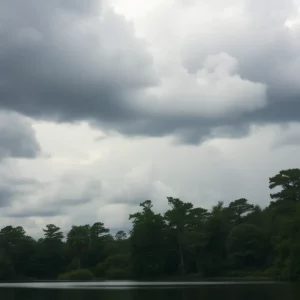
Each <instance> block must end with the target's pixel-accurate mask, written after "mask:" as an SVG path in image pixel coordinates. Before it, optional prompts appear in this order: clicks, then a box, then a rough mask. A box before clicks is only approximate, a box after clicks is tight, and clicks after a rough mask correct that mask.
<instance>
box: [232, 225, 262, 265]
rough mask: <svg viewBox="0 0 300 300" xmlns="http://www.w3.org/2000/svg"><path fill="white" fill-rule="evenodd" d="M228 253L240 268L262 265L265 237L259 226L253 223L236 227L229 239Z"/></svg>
mask: <svg viewBox="0 0 300 300" xmlns="http://www.w3.org/2000/svg"><path fill="white" fill-rule="evenodd" d="M227 247H228V255H229V257H230V258H231V259H232V261H233V263H234V265H235V266H236V267H237V268H238V269H243V268H249V267H252V268H253V267H261V266H262V264H263V255H264V250H265V239H264V236H263V234H262V232H261V230H260V229H259V228H257V227H256V226H255V225H252V224H240V225H238V226H236V227H234V228H233V229H232V230H231V232H230V234H229V236H228V239H227Z"/></svg>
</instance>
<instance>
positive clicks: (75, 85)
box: [0, 0, 300, 156]
mask: <svg viewBox="0 0 300 300" xmlns="http://www.w3.org/2000/svg"><path fill="white" fill-rule="evenodd" d="M245 3H246V5H247V7H246V9H245V11H246V12H247V13H249V15H248V14H247V16H246V17H245V20H244V21H243V22H241V23H240V24H239V26H235V27H233V25H234V24H232V23H231V22H230V21H228V19H226V20H225V21H224V22H223V21H222V20H221V21H220V24H218V26H217V27H214V26H212V27H210V28H205V32H204V31H203V30H202V31H201V30H200V29H201V28H200V27H199V33H197V34H193V35H191V39H189V37H187V38H186V44H185V45H184V46H183V48H182V60H183V62H184V66H185V67H186V68H187V70H188V71H189V72H190V73H195V72H197V71H199V70H200V69H201V68H202V67H203V63H204V62H205V60H206V58H207V57H208V56H209V55H215V54H218V53H223V52H224V53H227V54H228V55H229V56H231V57H233V58H235V59H237V61H238V63H239V74H240V75H241V79H247V80H249V81H252V82H253V83H262V84H264V85H265V86H266V87H267V103H266V105H261V107H259V106H257V107H256V109H252V110H244V111H241V112H239V113H232V114H224V115H218V116H217V117H215V116H213V117H212V116H211V115H207V116H205V115H200V116H199V115H194V116H191V115H184V114H181V113H180V111H178V113H177V114H176V115H174V114H167V113H159V112H157V111H156V110H155V109H154V110H148V109H145V107H144V109H143V106H140V105H136V104H137V103H138V102H139V100H140V98H145V99H146V101H148V103H152V104H151V105H152V106H153V107H155V106H156V103H157V101H156V100H157V99H155V97H154V98H153V97H149V96H147V95H145V94H144V90H145V89H147V88H148V87H153V86H158V85H159V80H158V77H157V74H156V73H155V71H154V67H153V60H152V57H151V55H150V54H149V53H148V52H147V51H146V48H145V45H144V42H143V41H142V40H139V39H137V38H136V37H135V32H134V28H133V26H132V24H130V23H128V22H127V21H126V20H125V18H123V17H122V16H119V15H116V14H115V13H113V12H112V11H108V12H104V10H103V8H102V7H101V1H97V0H87V1H84V2H82V1H71V0H55V1H46V0H43V1H41V0H28V1H21V0H19V1H10V0H4V1H1V3H0V39H1V45H0V66H1V68H0V107H1V108H2V109H7V110H14V111H17V112H19V113H22V114H26V115H29V116H32V117H35V118H45V119H51V120H54V121H58V122H72V121H76V120H89V121H90V122H91V124H93V125H95V126H101V127H102V128H104V129H106V130H117V131H119V132H121V133H123V134H127V135H141V136H144V135H148V136H163V135H169V134H174V135H176V136H177V140H178V141H179V142H183V143H190V144H193V143H199V142H202V141H204V140H206V139H210V138H212V137H215V136H218V137H220V136H221V137H241V136H244V135H245V134H247V133H248V131H249V127H250V125H251V124H266V123H283V122H290V121H299V116H300V114H299V111H300V88H299V85H298V83H297V78H298V76H299V72H300V63H299V62H300V59H299V53H300V42H299V39H298V33H299V30H295V32H294V33H293V34H291V32H289V31H288V29H287V28H284V27H283V24H284V21H285V19H286V18H287V17H288V16H290V15H291V14H292V13H293V12H295V11H296V6H294V4H293V2H292V1H290V0H287V1H279V0H278V1H267V2H260V3H259V4H253V1H245ZM190 5H195V3H194V2H191V3H190ZM100 12H102V13H101V18H99V17H98V15H99V13H100ZM96 16H97V17H96ZM222 22H223V23H222ZM186 26H187V25H186ZM187 89H188V88H187ZM228 93H233V94H234V93H236V91H235V90H234V89H233V90H229V91H228ZM176 96H177V95H175V94H173V95H172V94H171V96H170V98H171V99H172V97H173V98H174V99H175V98H176ZM246 96H247V95H245V97H246ZM180 97H182V98H184V97H185V96H184V95H183V96H180ZM224 97H225V95H224ZM248 98H249V97H247V102H249V101H250V102H251V101H255V99H253V100H251V99H248ZM182 100H184V101H185V100H186V99H182ZM149 101H151V102H149ZM187 105H188V104H187ZM171 106H172V102H170V107H171ZM0 150H1V146H0ZM27 151H28V153H30V149H29V150H28V149H27ZM0 153H1V151H0ZM31 153H32V152H31ZM29 156H30V155H29Z"/></svg>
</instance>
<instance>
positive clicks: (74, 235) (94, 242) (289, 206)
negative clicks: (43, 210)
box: [0, 169, 300, 281]
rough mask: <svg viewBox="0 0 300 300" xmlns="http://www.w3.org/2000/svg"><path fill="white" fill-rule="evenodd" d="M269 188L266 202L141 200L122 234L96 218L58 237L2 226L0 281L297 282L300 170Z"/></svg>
mask: <svg viewBox="0 0 300 300" xmlns="http://www.w3.org/2000/svg"><path fill="white" fill-rule="evenodd" d="M269 188H270V198H271V199H270V203H269V205H268V206H266V207H260V206H259V205H257V204H255V205H254V204H251V203H249V201H248V200H247V199H246V198H241V199H237V200H233V201H231V202H228V203H229V204H228V205H224V203H223V202H219V203H217V204H216V205H215V206H213V207H212V208H211V209H205V208H202V207H195V206H194V205H193V204H192V203H190V202H184V201H183V200H180V199H178V198H173V197H168V198H167V199H166V201H167V202H168V210H167V211H165V212H164V213H158V212H156V211H155V207H153V205H152V202H151V200H146V201H144V202H142V203H141V204H140V207H139V209H137V210H138V211H137V212H136V213H134V214H131V215H129V219H130V220H131V222H132V229H131V231H130V232H128V233H126V232H124V231H119V232H117V233H116V234H112V233H110V231H109V229H108V228H106V227H105V225H104V224H103V223H102V222H97V223H94V224H91V225H89V224H85V225H76V226H75V225H74V226H72V228H70V230H69V231H68V233H67V234H66V235H65V236H64V234H63V231H62V230H61V228H59V227H57V226H56V225H54V224H48V225H47V226H45V228H43V229H41V232H43V235H44V236H43V238H40V239H38V240H35V239H33V238H32V237H30V236H28V235H27V234H26V232H25V230H24V229H23V228H22V227H21V226H16V227H13V226H10V225H7V226H6V227H4V228H2V229H1V230H0V280H50V279H60V280H77V279H78V280H89V279H100V280H101V279H149V280H158V279H169V278H170V279H171V278H174V279H175V278H182V277H184V278H186V279H193V278H197V279H202V278H203V279H205V278H229V277H245V278H247V277H248V278H249V277H257V278H272V279H276V280H286V281H296V280H300V169H287V170H283V171H280V172H279V173H278V174H277V175H275V176H273V177H271V178H269ZM259 200H262V199H258V201H257V202H259ZM162 201H163V200H162Z"/></svg>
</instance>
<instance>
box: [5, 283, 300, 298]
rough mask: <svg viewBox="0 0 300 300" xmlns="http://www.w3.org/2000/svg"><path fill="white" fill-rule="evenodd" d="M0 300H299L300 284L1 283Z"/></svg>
mask: <svg viewBox="0 0 300 300" xmlns="http://www.w3.org/2000/svg"><path fill="white" fill-rule="evenodd" d="M0 299H1V300H41V299H42V300H48V299H49V300H69V299H70V300H85V299H87V300H94V299H99V300H198V299H199V300H200V299H201V300H220V299H221V300H296V299H297V300H298V299H300V284H290V283H264V282H259V283H253V282H249V283H247V282H242V283H241V282H205V283H204V282H190V283H187V282H133V281H107V282H76V283H75V282H72V283H66V282H47V283H44V282H35V283H0Z"/></svg>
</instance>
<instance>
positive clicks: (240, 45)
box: [0, 0, 300, 235]
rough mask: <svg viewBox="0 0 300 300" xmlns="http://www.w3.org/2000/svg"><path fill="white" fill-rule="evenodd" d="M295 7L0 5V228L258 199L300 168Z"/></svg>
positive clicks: (126, 0) (131, 1) (283, 3)
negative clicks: (144, 205) (144, 206)
mask: <svg viewBox="0 0 300 300" xmlns="http://www.w3.org/2000/svg"><path fill="white" fill-rule="evenodd" d="M299 6H300V2H299V1H298V0H297V1H292V0H272V1H271V0H266V1H252V0H226V1H224V0H210V1H206V0H205V1H195V0H190V1H182V0H155V1H154V0H153V1H151V2H150V1H149V2H147V3H146V2H145V1H140V0H86V1H79V0H53V1H47V0H28V1H22V0H16V1H11V0H3V1H0V40H1V43H0V66H1V67H0V207H1V212H0V214H1V222H0V225H6V224H19V223H21V224H24V226H26V228H27V229H28V230H29V231H30V232H32V233H33V234H34V235H39V234H40V233H38V228H40V227H42V226H45V224H47V223H49V222H50V221H51V222H53V223H56V224H57V225H58V226H61V227H62V228H64V229H67V228H68V227H69V226H71V225H72V224H84V223H92V222H96V221H99V220H100V221H102V222H105V223H107V224H106V225H107V226H109V227H111V228H114V229H118V228H120V227H124V228H129V227H130V224H129V222H128V214H129V213H130V212H133V211H136V209H137V204H138V203H139V202H141V201H143V200H145V199H152V200H153V201H154V203H155V207H156V208H157V210H159V211H163V210H164V209H165V208H166V201H165V197H167V196H175V197H182V198H183V199H184V200H187V201H192V202H193V203H195V204H197V205H201V206H203V207H210V206H211V205H212V204H214V203H216V202H217V201H219V200H224V201H225V202H228V201H231V200H234V199H237V198H240V197H246V198H249V200H250V201H253V202H255V203H259V204H261V205H265V204H266V203H267V202H268V201H269V195H268V194H269V191H268V188H267V187H268V177H269V176H272V175H274V174H275V173H276V172H278V171H279V170H280V169H285V168H294V167H297V166H299V164H300V161H299V157H298V153H299V141H300V138H299V134H298V132H299V116H300V114H299V112H300V88H299V84H298V77H299V76H298V75H299V73H300V39H299V37H300V26H299V24H300V21H299V20H300V15H299V10H298V7H299ZM41 154H46V155H41Z"/></svg>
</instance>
